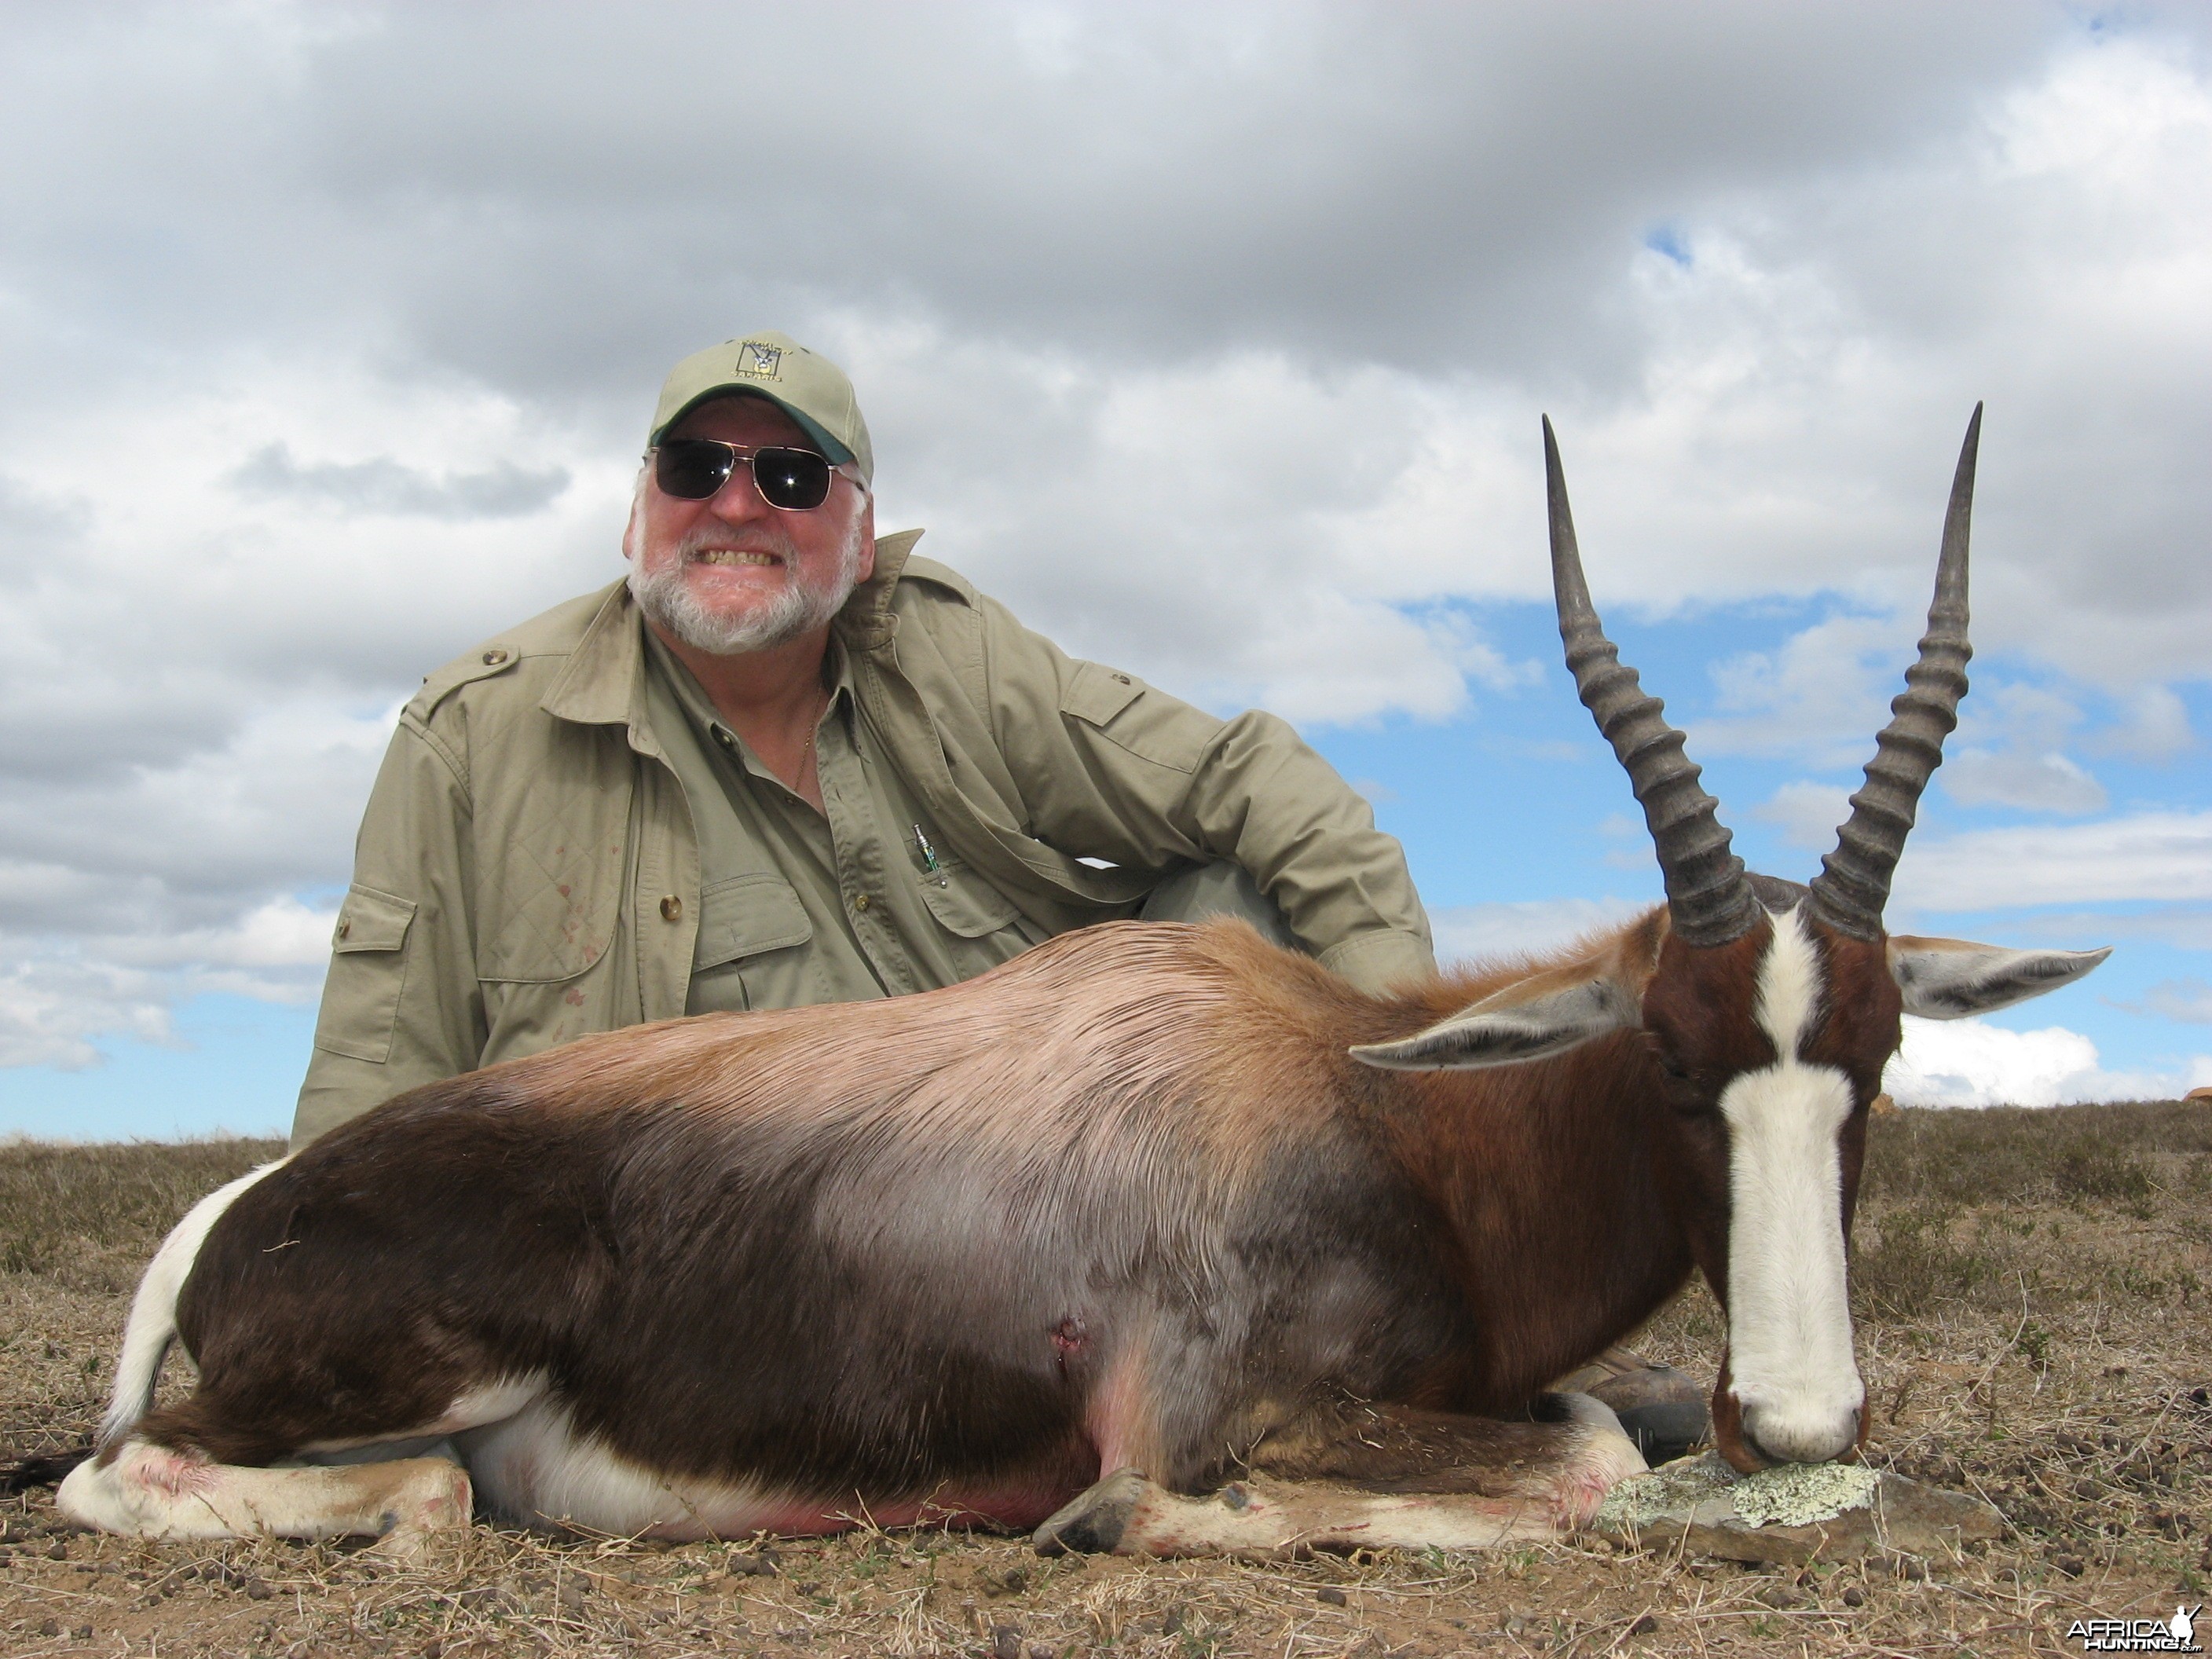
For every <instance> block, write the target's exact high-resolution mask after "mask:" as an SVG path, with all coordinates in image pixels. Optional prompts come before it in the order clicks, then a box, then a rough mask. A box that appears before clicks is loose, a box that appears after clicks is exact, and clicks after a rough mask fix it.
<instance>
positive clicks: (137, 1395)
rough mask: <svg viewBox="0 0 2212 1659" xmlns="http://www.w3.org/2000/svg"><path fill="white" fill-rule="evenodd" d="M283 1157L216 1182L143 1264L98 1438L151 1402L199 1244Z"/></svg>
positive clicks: (125, 1424)
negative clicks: (143, 1272) (227, 1180)
mask: <svg viewBox="0 0 2212 1659" xmlns="http://www.w3.org/2000/svg"><path fill="white" fill-rule="evenodd" d="M286 1162H287V1160H286V1159H284V1158H278V1159H277V1160H276V1162H275V1163H274V1164H263V1165H262V1166H261V1167H260V1168H259V1169H258V1170H252V1171H249V1172H248V1173H247V1174H245V1175H242V1176H239V1178H238V1179H237V1180H235V1181H234V1182H230V1183H229V1184H228V1186H222V1187H218V1188H216V1189H215V1190H214V1191H213V1192H211V1193H210V1194H208V1195H207V1196H206V1197H205V1198H204V1199H202V1200H200V1201H199V1202H198V1203H197V1204H195V1205H193V1206H192V1207H191V1209H189V1210H187V1211H185V1218H184V1219H183V1220H182V1221H179V1223H178V1224H177V1225H175V1226H173V1227H172V1228H171V1229H169V1236H168V1237H167V1238H165V1239H163V1240H162V1241H161V1249H158V1250H156V1251H155V1252H154V1259H153V1261H150V1262H149V1263H148V1264H147V1266H146V1276H145V1277H144V1278H143V1279H140V1280H139V1281H138V1291H137V1295H135V1296H133V1297H131V1316H130V1318H129V1319H127V1320H125V1322H124V1325H123V1352H122V1353H121V1355H120V1356H119V1357H118V1358H117V1360H116V1362H115V1391H114V1393H113V1394H112V1395H110V1396H109V1398H108V1403H107V1415H106V1416H105V1417H103V1418H102V1419H100V1436H99V1440H100V1444H101V1445H102V1446H106V1445H110V1444H112V1443H113V1442H114V1441H115V1439H116V1437H118V1436H119V1435H121V1434H122V1433H123V1432H124V1431H126V1430H127V1429H129V1428H130V1426H131V1425H132V1424H133V1423H136V1422H137V1420H138V1419H140V1418H142V1417H143V1416H145V1414H146V1410H147V1407H149V1406H151V1405H152V1404H153V1403H154V1384H155V1380H156V1379H157V1378H159V1377H160V1376H161V1360H162V1358H163V1357H164V1356H165V1355H167V1352H169V1344H170V1343H171V1342H172V1341H173V1340H175V1339H176V1334H177V1297H178V1296H179V1294H181V1293H182V1291H184V1288H185V1280H186V1279H189V1278H191V1273H192V1264H193V1263H194V1262H196V1261H198V1260H199V1255H200V1246H201V1245H203V1244H204V1243H207V1236H208V1233H209V1231H210V1230H211V1229H212V1228H213V1227H214V1226H215V1224H216V1222H218V1221H220V1220H221V1219H222V1212H224V1211H225V1210H228V1208H229V1207H230V1206H232V1204H234V1203H235V1202H236V1201H237V1199H238V1195H239V1194H240V1193H242V1192H244V1191H245V1190H246V1188H248V1187H251V1186H252V1184H253V1183H254V1182H257V1181H258V1180H260V1179H261V1178H262V1177H263V1176H266V1175H268V1174H270V1172H271V1171H273V1170H281V1169H283V1167H284V1164H285V1163H286Z"/></svg>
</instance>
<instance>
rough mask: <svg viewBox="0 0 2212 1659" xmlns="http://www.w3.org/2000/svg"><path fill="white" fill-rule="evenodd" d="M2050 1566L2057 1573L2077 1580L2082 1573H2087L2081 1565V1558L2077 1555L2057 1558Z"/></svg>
mask: <svg viewBox="0 0 2212 1659" xmlns="http://www.w3.org/2000/svg"><path fill="white" fill-rule="evenodd" d="M2051 1565H2052V1566H2054V1567H2056V1568H2057V1569H2058V1571H2061V1572H2063V1573H2064V1574H2065V1575H2066V1576H2067V1577H2069V1578H2079V1577H2081V1575H2082V1573H2083V1572H2085V1571H2087V1568H2085V1567H2084V1566H2083V1565H2081V1557H2080V1556H2078V1555H2062V1556H2059V1557H2057V1559H2055V1560H2053V1561H2052V1562H2051Z"/></svg>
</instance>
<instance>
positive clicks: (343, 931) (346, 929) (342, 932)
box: [338, 918, 353, 939]
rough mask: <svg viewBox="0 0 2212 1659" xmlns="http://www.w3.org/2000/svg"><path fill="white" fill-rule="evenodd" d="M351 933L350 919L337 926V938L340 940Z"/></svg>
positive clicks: (351, 923) (351, 922) (351, 924)
mask: <svg viewBox="0 0 2212 1659" xmlns="http://www.w3.org/2000/svg"><path fill="white" fill-rule="evenodd" d="M351 932H353V921H352V920H351V919H350V918H349V919H347V920H346V921H342V922H340V923H339V924H338V937H339V938H340V939H343V938H344V937H345V936H346V935H347V934H348V933H351Z"/></svg>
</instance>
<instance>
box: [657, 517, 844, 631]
mask: <svg viewBox="0 0 2212 1659" xmlns="http://www.w3.org/2000/svg"><path fill="white" fill-rule="evenodd" d="M725 533H726V532H720V531H718V530H716V528H715V527H714V526H712V525H704V524H702V525H699V526H695V527H694V528H693V529H692V531H691V532H690V534H689V535H687V536H686V537H684V540H683V542H682V543H681V544H679V545H678V548H677V550H676V556H674V557H673V558H671V560H669V561H668V562H666V563H665V564H664V565H662V566H661V567H660V568H659V569H657V570H654V571H653V572H651V573H649V574H648V573H647V571H646V569H645V568H644V565H643V562H642V561H641V560H640V559H637V558H633V559H632V560H631V561H630V567H629V591H630V597H631V598H633V599H635V600H636V601H637V607H638V609H639V610H641V611H644V612H645V614H646V616H647V617H649V618H650V619H651V620H652V621H653V622H654V623H657V624H659V627H660V628H661V629H664V630H665V632H667V633H668V634H670V635H673V636H674V637H675V638H677V639H678V640H681V641H683V642H684V644H686V645H688V646H690V647H691V648H692V649H693V650H695V651H703V652H705V653H708V655H709V656H714V657H737V656H742V655H744V653H746V652H749V651H766V650H769V649H770V648H771V647H775V646H779V645H785V644H788V643H789V642H790V641H793V640H795V639H797V638H798V637H799V635H802V634H806V633H811V631H812V630H813V629H817V628H820V627H821V626H823V624H824V623H827V622H829V619H830V618H831V617H835V616H836V614H837V612H838V611H841V610H842V609H843V608H844V604H845V601H846V600H847V599H849V598H850V597H851V596H852V592H853V589H854V586H855V585H856V584H857V583H858V581H859V580H860V540H861V519H860V514H859V513H854V515H853V524H852V527H851V529H850V530H849V531H848V532H847V534H846V537H845V544H844V546H843V547H842V549H840V550H839V553H838V557H837V562H836V566H835V567H834V568H832V569H831V570H830V571H829V573H828V574H827V576H826V578H825V579H824V580H821V581H820V582H818V583H816V584H813V585H811V586H810V585H809V584H808V583H806V582H805V580H802V579H801V578H800V577H799V575H798V574H795V573H796V571H797V569H798V561H797V559H796V558H795V557H794V556H793V548H792V546H791V544H790V542H789V540H788V538H787V539H786V541H785V543H784V545H783V546H782V547H781V549H779V550H778V551H780V552H781V554H782V555H783V558H784V569H785V570H786V572H787V573H793V574H790V576H789V580H787V581H786V582H785V583H784V586H783V587H782V589H781V592H778V593H777V594H776V595H775V598H774V599H771V600H769V603H768V604H767V605H764V606H763V607H761V608H760V609H758V610H755V611H749V612H748V613H746V614H745V615H744V616H742V617H724V616H718V615H716V614H715V613H714V612H713V611H708V609H707V607H706V606H704V605H702V604H700V602H699V599H698V596H697V595H696V594H695V593H693V592H691V590H690V586H687V585H686V583H685V582H684V568H685V567H686V566H687V565H689V564H690V562H691V561H692V560H693V558H694V557H695V556H696V555H697V553H698V552H699V550H700V549H701V547H702V546H703V545H704V544H706V543H708V542H711V541H713V540H715V539H716V538H718V537H719V536H720V535H723V534H725Z"/></svg>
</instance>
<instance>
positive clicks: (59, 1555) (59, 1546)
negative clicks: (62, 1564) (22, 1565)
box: [46, 1538, 69, 1561]
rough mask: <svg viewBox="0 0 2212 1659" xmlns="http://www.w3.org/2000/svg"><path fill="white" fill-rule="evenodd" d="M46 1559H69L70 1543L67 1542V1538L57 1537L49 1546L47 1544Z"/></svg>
mask: <svg viewBox="0 0 2212 1659" xmlns="http://www.w3.org/2000/svg"><path fill="white" fill-rule="evenodd" d="M46 1559H47V1560H49V1561H66V1560H68V1559H69V1545H68V1543H67V1542H66V1541H64V1540H62V1539H59V1538H57V1539H55V1540H54V1541H53V1542H52V1543H51V1544H49V1545H47V1546H46Z"/></svg>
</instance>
